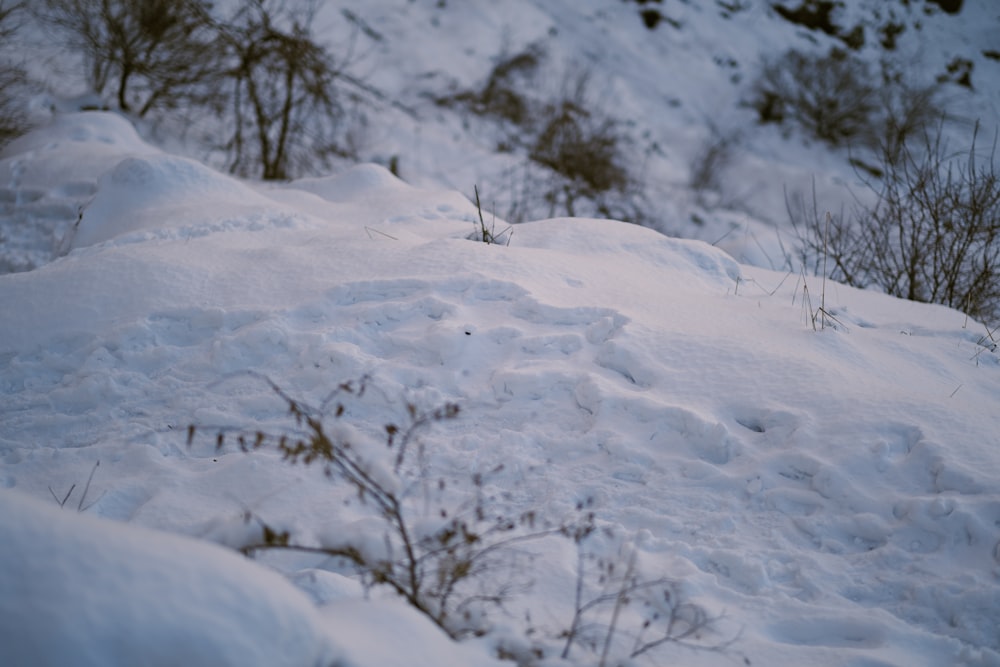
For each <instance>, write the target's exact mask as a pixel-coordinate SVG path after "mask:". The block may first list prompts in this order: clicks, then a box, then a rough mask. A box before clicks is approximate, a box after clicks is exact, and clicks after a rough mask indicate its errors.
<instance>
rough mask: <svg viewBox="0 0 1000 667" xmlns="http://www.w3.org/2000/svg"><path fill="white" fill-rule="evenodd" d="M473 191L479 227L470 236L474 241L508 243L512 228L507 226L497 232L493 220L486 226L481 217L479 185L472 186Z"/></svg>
mask: <svg viewBox="0 0 1000 667" xmlns="http://www.w3.org/2000/svg"><path fill="white" fill-rule="evenodd" d="M473 191H474V192H475V194H476V211H477V212H478V213H479V227H478V228H477V229H476V231H475V232H473V233H472V236H470V238H472V239H474V240H476V241H482V242H483V243H485V244H487V245H494V244H497V243H503V244H505V245H510V239H511V237H512V236H513V235H514V229H513V228H512V227H507V229H505V230H503V231H502V232H500V233H499V234H497V233H496V223H495V222H494V223H493V224H491V225H490V226H489V227H487V226H486V221H485V220H484V219H483V205H482V204H481V203H480V201H479V186H478V185H476V186H473ZM504 236H506V237H507V238H506V240H504Z"/></svg>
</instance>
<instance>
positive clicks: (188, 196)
mask: <svg viewBox="0 0 1000 667" xmlns="http://www.w3.org/2000/svg"><path fill="white" fill-rule="evenodd" d="M223 207H228V210H227V209H224V208H223ZM233 208H235V209H236V210H237V211H239V212H240V213H243V214H246V213H249V212H251V211H253V212H254V215H253V216H251V218H250V221H251V225H252V224H253V223H254V221H256V222H257V224H258V225H259V224H260V222H261V215H262V214H263V213H264V212H267V211H269V210H270V211H273V210H274V209H276V208H277V207H276V206H275V204H274V202H273V201H270V200H268V199H266V198H264V197H263V196H261V195H259V194H257V193H256V192H254V191H253V190H251V189H250V188H249V187H247V186H245V185H243V184H242V183H240V182H239V181H237V180H235V179H233V178H229V177H227V176H224V175H222V174H220V173H218V172H217V171H214V170H212V169H209V168H208V167H206V166H204V165H202V164H200V163H198V162H195V161H193V160H188V159H185V158H180V157H174V156H171V155H163V154H161V155H148V156H141V157H129V158H126V159H124V160H122V161H121V162H119V163H118V165H116V166H115V168H114V169H112V170H111V171H110V172H109V173H107V174H105V175H104V176H103V177H102V178H101V180H100V183H99V185H98V190H97V195H96V196H95V197H94V200H93V201H92V202H91V203H90V205H89V206H88V207H87V209H86V211H85V212H84V214H83V217H82V219H81V220H80V222H79V223H78V225H77V226H76V228H75V230H74V233H73V236H72V240H71V241H70V243H69V244H68V245H69V246H70V247H72V248H82V247H86V246H90V245H95V244H97V243H101V242H104V241H109V240H111V239H114V238H117V237H121V236H124V235H126V234H129V233H133V232H139V231H144V230H145V231H159V232H160V233H161V234H162V232H163V231H164V230H168V229H181V230H185V231H186V232H187V233H188V234H192V233H200V232H203V231H204V223H209V228H210V229H211V226H212V224H213V223H214V224H215V225H216V226H218V225H219V224H220V223H221V224H222V225H223V226H224V225H225V222H224V221H226V220H228V221H230V226H231V225H233V224H240V225H243V224H245V223H244V222H241V221H237V220H235V217H236V216H234V215H233V211H232V209H233ZM224 210H226V212H225V213H223V211H224ZM279 219H280V217H279ZM286 224H287V221H286ZM143 238H144V237H143ZM64 245H67V244H66V243H64Z"/></svg>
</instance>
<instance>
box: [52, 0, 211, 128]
mask: <svg viewBox="0 0 1000 667" xmlns="http://www.w3.org/2000/svg"><path fill="white" fill-rule="evenodd" d="M36 11H37V14H38V15H39V17H40V18H42V19H43V20H44V21H45V22H46V23H48V24H49V25H52V26H54V27H56V28H57V29H59V30H61V31H63V32H65V33H66V34H67V35H69V37H70V40H71V44H72V45H73V46H74V47H76V48H77V49H79V50H80V51H81V52H82V53H83V55H84V57H85V60H86V62H87V66H88V69H89V72H88V78H89V81H90V84H91V86H92V87H93V88H94V90H95V91H96V92H97V93H99V94H101V93H104V92H105V91H106V90H108V89H109V88H110V89H111V90H113V91H114V96H115V99H116V100H117V104H118V107H119V108H120V109H121V110H122V111H130V112H134V113H136V114H138V115H139V116H144V115H146V114H147V113H148V112H149V111H150V110H151V109H153V108H154V107H167V108H171V107H174V106H177V105H180V104H182V103H190V102H191V101H192V98H201V99H207V95H208V93H209V91H208V90H207V86H206V85H205V84H206V82H207V81H208V80H209V79H210V78H211V77H212V76H214V75H215V74H216V73H217V72H218V71H219V64H218V61H217V56H218V54H219V50H218V48H217V46H216V44H215V38H214V36H215V26H214V24H213V21H212V15H211V12H212V4H211V3H210V2H209V1H208V0H43V1H42V2H40V3H39V7H38V9H37V10H36Z"/></svg>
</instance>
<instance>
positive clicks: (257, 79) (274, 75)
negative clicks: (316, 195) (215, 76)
mask: <svg viewBox="0 0 1000 667" xmlns="http://www.w3.org/2000/svg"><path fill="white" fill-rule="evenodd" d="M315 9H316V7H315V5H313V4H311V3H298V4H294V5H288V4H286V3H284V2H282V1H281V0H247V1H245V2H243V3H242V4H241V6H240V8H239V9H238V11H237V12H236V14H235V16H234V17H233V18H232V19H231V20H229V21H228V22H227V23H226V24H225V25H224V26H223V27H222V29H221V35H222V38H223V40H224V42H225V45H226V51H227V54H228V56H227V57H228V59H229V63H230V65H229V68H228V69H227V72H226V74H227V77H228V78H229V80H230V82H231V109H232V114H233V118H232V134H231V135H230V137H229V140H228V143H227V145H226V148H227V150H228V152H229V155H230V169H231V170H232V171H233V173H237V174H240V175H244V176H250V175H259V176H260V177H262V178H264V179H265V180H281V179H285V178H290V177H292V176H294V175H296V174H298V173H301V172H302V171H304V170H305V169H307V168H308V167H310V166H312V165H314V164H316V163H320V164H323V163H325V162H326V161H328V160H329V158H330V157H332V156H334V155H340V154H343V153H344V151H342V150H341V149H339V148H338V146H337V142H336V140H335V137H336V133H337V130H338V129H339V126H340V124H341V121H342V120H343V118H344V111H343V107H342V106H341V104H340V101H339V100H338V98H337V96H336V87H335V82H336V80H337V79H338V77H339V76H340V73H339V71H338V69H337V66H336V64H335V63H334V60H333V58H332V57H331V56H330V54H329V53H328V52H327V50H326V49H325V48H324V47H323V46H322V45H320V44H319V43H317V41H316V38H315V36H314V34H313V31H312V24H313V20H314V18H315Z"/></svg>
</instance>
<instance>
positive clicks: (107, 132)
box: [0, 111, 158, 158]
mask: <svg viewBox="0 0 1000 667" xmlns="http://www.w3.org/2000/svg"><path fill="white" fill-rule="evenodd" d="M74 145H76V146H82V145H87V147H88V149H93V148H96V147H103V148H104V152H112V151H113V152H116V153H150V152H158V151H157V149H155V148H153V147H152V146H150V145H149V144H147V143H146V142H145V141H143V140H142V139H141V138H140V137H139V134H138V133H137V132H136V131H135V128H134V127H133V126H132V124H131V123H129V122H128V120H126V119H125V118H123V117H121V116H119V115H118V114H114V113H108V112H104V111H81V112H79V113H69V114H61V115H57V116H55V117H54V118H53V120H52V123H50V124H49V125H47V126H45V127H44V128H41V129H39V130H36V131H34V132H29V133H28V134H26V135H24V136H22V137H18V138H17V139H15V140H13V141H12V142H10V143H9V144H8V145H7V146H6V147H5V148H4V149H3V150H2V151H0V158H6V157H10V156H13V155H19V154H22V153H27V152H29V151H52V152H56V151H59V152H60V153H61V152H62V151H65V150H66V149H67V148H68V147H72V146H74Z"/></svg>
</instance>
